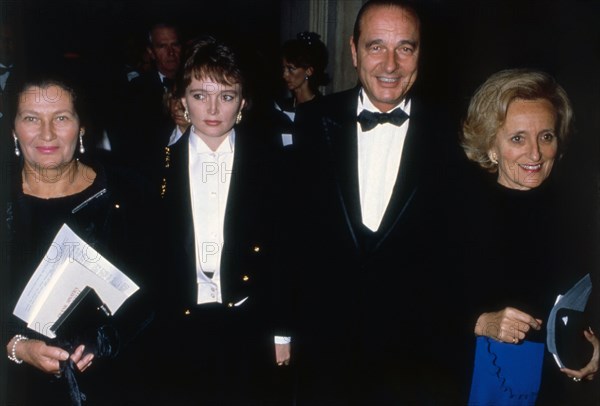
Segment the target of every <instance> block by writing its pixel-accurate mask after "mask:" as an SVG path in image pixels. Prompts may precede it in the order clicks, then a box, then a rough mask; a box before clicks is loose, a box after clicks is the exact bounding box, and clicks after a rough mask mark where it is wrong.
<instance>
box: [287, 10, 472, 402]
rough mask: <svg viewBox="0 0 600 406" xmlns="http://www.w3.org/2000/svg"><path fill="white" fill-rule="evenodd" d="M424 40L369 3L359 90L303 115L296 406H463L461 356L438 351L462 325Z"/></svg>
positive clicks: (446, 139)
mask: <svg viewBox="0 0 600 406" xmlns="http://www.w3.org/2000/svg"><path fill="white" fill-rule="evenodd" d="M420 30H421V20H420V18H419V15H418V14H417V11H416V9H415V8H414V7H413V5H412V4H411V3H408V2H406V1H398V0H370V1H368V2H366V3H365V4H364V5H363V7H362V8H361V10H360V11H359V13H358V16H357V19H356V22H355V26H354V32H353V35H352V37H351V38H350V48H351V52H352V60H353V65H354V66H355V68H356V71H357V74H358V79H359V84H358V86H356V87H355V88H353V89H350V90H347V91H343V92H340V93H336V94H333V95H329V96H325V97H323V98H322V99H320V100H318V101H316V102H315V103H308V104H307V105H302V106H300V107H299V108H298V110H297V116H296V124H297V125H298V134H299V136H298V142H297V143H295V153H296V154H297V155H295V157H296V158H297V159H298V161H297V162H294V169H295V172H296V173H295V179H294V181H292V182H289V183H290V185H293V190H292V191H291V192H290V196H291V197H292V202H291V203H290V207H294V205H295V204H296V205H298V206H297V207H295V209H294V210H293V213H294V216H293V220H292V221H295V222H296V223H295V224H292V225H290V227H289V229H290V230H293V234H294V235H293V236H291V237H290V239H291V241H290V243H289V244H286V245H287V246H288V247H291V249H292V250H297V252H295V253H294V252H292V253H290V254H289V255H288V256H287V257H288V258H291V259H292V260H291V261H290V262H292V263H290V264H289V265H288V269H291V273H292V274H293V275H294V282H293V283H290V285H291V286H293V287H294V294H293V297H294V298H295V300H296V303H295V306H294V307H293V308H294V309H297V310H298V311H297V314H295V315H294V320H296V321H297V325H296V330H295V331H296V333H295V334H294V336H295V337H297V338H295V339H294V342H293V343H292V354H293V355H292V358H293V360H295V361H293V362H295V365H296V366H297V368H298V399H297V403H298V404H299V405H303V404H306V405H315V404H316V405H320V404H359V405H387V404H390V405H391V404H393V405H397V404H461V402H460V401H459V400H457V399H456V395H457V393H451V392H452V390H450V391H448V390H447V389H448V388H453V389H455V390H456V391H457V392H459V391H460V389H463V388H460V386H461V384H460V383H456V382H454V381H453V380H452V376H451V375H452V374H454V375H455V376H458V375H461V374H462V373H464V370H461V371H459V373H456V371H455V370H454V369H453V368H454V367H456V366H455V365H453V364H452V361H450V359H449V357H448V354H454V353H458V352H459V351H457V350H456V349H455V348H453V349H452V350H451V351H447V352H445V351H443V350H442V347H443V348H447V347H445V346H440V345H439V344H438V343H437V342H436V340H437V339H436V337H438V338H439V337H441V336H443V337H444V340H446V343H448V345H450V346H451V344H449V343H450V341H452V340H453V339H454V338H455V337H457V336H458V335H459V334H453V333H452V331H451V330H450V329H451V328H455V329H456V330H460V329H462V327H460V326H458V325H456V326H450V324H451V323H450V322H449V320H451V318H450V317H448V316H447V315H446V312H447V311H448V309H449V306H448V305H447V303H448V302H450V300H449V299H448V301H447V297H448V296H449V293H450V292H452V290H453V289H452V282H453V281H452V280H451V278H452V277H453V278H456V275H455V274H453V273H452V272H445V271H442V270H443V269H444V268H445V267H447V265H445V264H443V262H442V261H443V260H444V259H446V260H447V258H446V257H445V256H444V254H442V251H443V250H444V249H445V248H444V247H445V244H444V243H443V241H442V240H441V238H442V237H441V236H443V235H444V233H443V227H444V224H445V221H446V219H445V218H444V217H443V216H444V214H443V213H444V210H445V208H444V206H443V198H442V197H443V195H444V192H442V188H443V187H444V185H445V182H444V181H443V180H442V179H443V172H444V170H445V168H446V166H445V159H446V158H445V155H444V152H443V151H448V150H447V149H446V148H447V147H446V145H448V144H449V143H450V142H452V140H453V137H452V132H450V131H448V130H447V127H446V126H445V125H446V123H447V121H446V120H445V119H444V118H443V117H444V116H443V115H442V114H439V113H438V112H434V111H433V109H432V108H431V107H430V106H428V105H427V104H425V103H424V101H423V100H422V98H421V97H419V91H418V86H417V84H418V83H417V82H416V79H417V76H418V67H419V56H420V48H421V32H420ZM420 79H421V78H420ZM311 247H313V249H314V250H315V251H316V250H318V252H319V259H317V258H316V254H315V256H313V255H311V253H312V252H314V251H313V250H311V249H310V248H311ZM307 270H310V271H309V272H308V273H307V272H306V271H307ZM456 279H457V278H456ZM455 324H456V323H455ZM466 340H467V339H465V341H466ZM452 356H453V355H452ZM463 404H464V402H463Z"/></svg>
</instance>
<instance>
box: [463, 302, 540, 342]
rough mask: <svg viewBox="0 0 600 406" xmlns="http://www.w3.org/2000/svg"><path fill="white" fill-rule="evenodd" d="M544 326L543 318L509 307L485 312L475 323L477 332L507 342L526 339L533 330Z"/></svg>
mask: <svg viewBox="0 0 600 406" xmlns="http://www.w3.org/2000/svg"><path fill="white" fill-rule="evenodd" d="M541 328H542V320H540V319H536V318H534V317H532V316H530V315H529V314H527V313H524V312H522V311H520V310H519V309H515V308H514V307H507V308H505V309H503V310H500V311H497V312H491V313H483V314H482V315H480V316H479V318H478V319H477V323H476V324H475V334H477V335H479V336H486V337H490V338H493V339H495V340H498V341H502V342H505V343H512V344H517V343H518V342H519V341H520V340H524V339H525V337H526V336H527V333H528V332H529V331H530V330H531V329H534V330H539V329H541Z"/></svg>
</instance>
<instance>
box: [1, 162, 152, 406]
mask: <svg viewBox="0 0 600 406" xmlns="http://www.w3.org/2000/svg"><path fill="white" fill-rule="evenodd" d="M91 167H92V168H93V169H94V171H95V172H96V177H95V179H94V180H93V182H92V183H91V184H90V186H89V187H87V188H86V189H85V190H83V191H81V192H79V193H76V194H73V195H69V196H65V197H59V198H52V199H42V198H37V197H34V196H30V195H25V194H24V193H23V192H22V186H21V165H20V164H16V165H15V166H13V167H12V168H14V170H13V171H11V174H12V179H13V181H14V182H13V190H12V199H11V201H10V202H9V204H8V209H7V212H6V217H5V219H6V220H5V221H6V222H5V225H6V228H7V230H8V231H7V232H8V238H9V245H8V248H9V249H8V253H9V261H8V265H9V266H8V269H7V279H8V283H9V286H10V289H9V298H8V299H9V300H7V302H8V303H10V304H11V307H10V308H7V309H5V311H10V314H8V315H4V316H6V319H7V320H9V324H8V325H7V326H6V328H3V334H2V338H3V342H4V343H7V342H8V341H9V340H10V339H11V337H13V336H14V335H15V334H22V335H25V336H27V337H29V338H37V339H41V340H43V341H46V342H47V343H49V344H50V345H57V346H60V347H62V348H65V347H64V346H65V341H63V340H64V338H65V337H61V336H60V335H59V337H58V338H57V339H53V340H50V339H48V338H47V337H45V336H43V335H41V334H39V333H37V332H36V331H34V330H31V329H29V328H27V327H26V325H25V323H24V322H23V321H22V320H20V319H18V318H17V317H16V316H14V315H12V310H13V309H14V306H15V304H16V303H17V301H18V299H19V296H20V295H21V292H22V291H23V289H24V288H25V286H26V284H27V282H28V281H29V278H30V277H31V275H32V274H33V272H34V271H35V270H36V268H37V266H38V264H39V263H40V262H41V261H42V259H43V258H44V256H45V254H46V251H47V250H48V248H49V247H50V243H51V242H52V240H53V238H54V237H55V235H56V233H57V232H58V231H59V229H60V228H61V226H62V225H63V224H64V223H66V224H67V225H68V226H69V227H70V228H71V229H72V230H73V231H74V232H75V233H76V234H77V235H78V236H79V237H81V238H82V239H83V240H84V241H85V242H86V243H87V244H89V245H90V246H91V247H93V248H94V249H95V250H97V251H98V252H99V253H100V254H101V255H102V256H104V257H105V258H106V259H108V260H109V261H110V262H111V263H112V264H114V265H115V266H116V267H117V268H119V269H120V270H121V271H123V272H124V273H126V274H127V275H128V276H129V277H130V278H131V279H132V280H133V281H134V282H135V283H136V284H137V285H138V286H140V290H138V291H137V292H136V293H134V295H133V296H131V297H130V298H129V299H128V300H127V301H126V302H125V303H124V304H123V305H122V307H121V308H120V309H119V310H118V312H117V313H116V314H115V315H114V316H113V317H112V318H110V319H106V322H105V324H103V326H105V327H104V329H103V330H102V331H106V332H107V333H109V334H108V335H107V336H106V337H105V338H106V340H104V341H97V343H99V344H102V348H100V346H96V345H94V342H96V339H97V337H96V335H95V334H96V333H95V330H90V331H88V332H87V333H89V334H93V335H90V336H89V337H88V338H89V340H88V342H87V343H86V353H87V352H94V353H95V355H96V360H95V361H94V365H93V366H91V367H90V369H89V370H88V371H86V372H85V373H84V374H78V377H77V381H78V385H79V388H80V390H81V392H82V393H83V394H84V395H86V396H87V399H88V402H87V403H88V404H91V405H93V404H109V403H113V402H115V401H116V399H118V398H119V395H118V394H117V393H116V391H114V390H113V389H112V388H114V387H115V386H114V385H116V383H117V382H120V385H126V384H127V381H128V378H127V376H128V375H127V374H126V373H125V372H124V371H126V370H127V369H126V368H127V366H126V365H124V364H121V365H119V364H118V362H119V361H118V360H119V359H120V355H122V354H127V353H128V351H129V349H130V348H132V346H133V345H134V344H132V340H134V339H135V337H136V336H137V335H138V334H140V333H141V332H142V331H143V330H144V328H145V326H146V325H147V324H148V323H150V322H151V320H152V318H153V310H152V308H151V306H150V305H149V303H148V302H147V298H148V297H149V292H148V291H147V290H148V288H149V286H150V285H151V283H150V281H149V278H148V266H149V264H151V263H152V260H153V259H152V258H150V257H149V255H148V252H151V251H149V250H152V251H153V249H152V247H151V245H149V244H151V241H152V238H151V237H150V236H151V234H150V233H149V230H148V229H146V226H145V224H147V223H148V222H147V220H148V217H147V216H146V215H145V213H146V209H147V208H150V207H151V204H152V200H151V199H150V198H149V194H147V193H146V192H147V191H148V190H149V189H148V188H147V187H144V186H143V185H144V184H143V183H142V182H139V177H138V176H136V175H134V174H132V173H130V172H128V171H121V170H114V169H105V168H104V167H103V166H102V165H100V164H91ZM88 199H89V200H88ZM77 207H79V209H78V210H76V212H75V213H73V212H72V211H73V209H75V208H77ZM98 327H100V326H98ZM87 333H86V336H85V337H87ZM85 337H83V338H82V340H87V338H85ZM98 337H100V336H98ZM130 344H131V345H130ZM71 350H72V349H69V351H71ZM117 355H119V358H115V357H117ZM103 357H106V358H115V359H113V360H102V359H101V358H103ZM2 362H5V363H8V367H7V371H8V374H7V379H8V382H9V383H8V388H9V393H8V394H7V398H8V404H16V405H21V404H23V405H38V404H39V405H42V404H44V405H46V404H70V396H69V387H68V386H67V382H66V380H65V379H64V376H63V377H61V378H56V377H54V376H53V375H50V374H45V373H42V372H41V371H38V370H37V369H35V368H33V367H31V366H28V365H25V364H21V365H17V364H15V363H13V362H11V361H9V360H7V359H6V357H4V358H3V361H2ZM122 372H123V373H122Z"/></svg>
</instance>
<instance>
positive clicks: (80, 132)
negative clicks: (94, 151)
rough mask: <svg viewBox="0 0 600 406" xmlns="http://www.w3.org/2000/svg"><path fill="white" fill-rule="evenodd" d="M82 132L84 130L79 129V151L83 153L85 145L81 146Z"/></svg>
mask: <svg viewBox="0 0 600 406" xmlns="http://www.w3.org/2000/svg"><path fill="white" fill-rule="evenodd" d="M83 134H85V131H83V130H81V131H79V153H80V154H83V153H84V152H85V147H84V146H83Z"/></svg>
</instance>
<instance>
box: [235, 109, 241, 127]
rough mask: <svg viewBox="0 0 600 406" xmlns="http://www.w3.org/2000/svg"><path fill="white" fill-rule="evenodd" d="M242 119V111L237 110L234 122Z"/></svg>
mask: <svg viewBox="0 0 600 406" xmlns="http://www.w3.org/2000/svg"><path fill="white" fill-rule="evenodd" d="M241 121H242V111H241V110H240V111H238V114H237V117H236V118H235V123H236V124H239V123H240V122H241Z"/></svg>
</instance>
